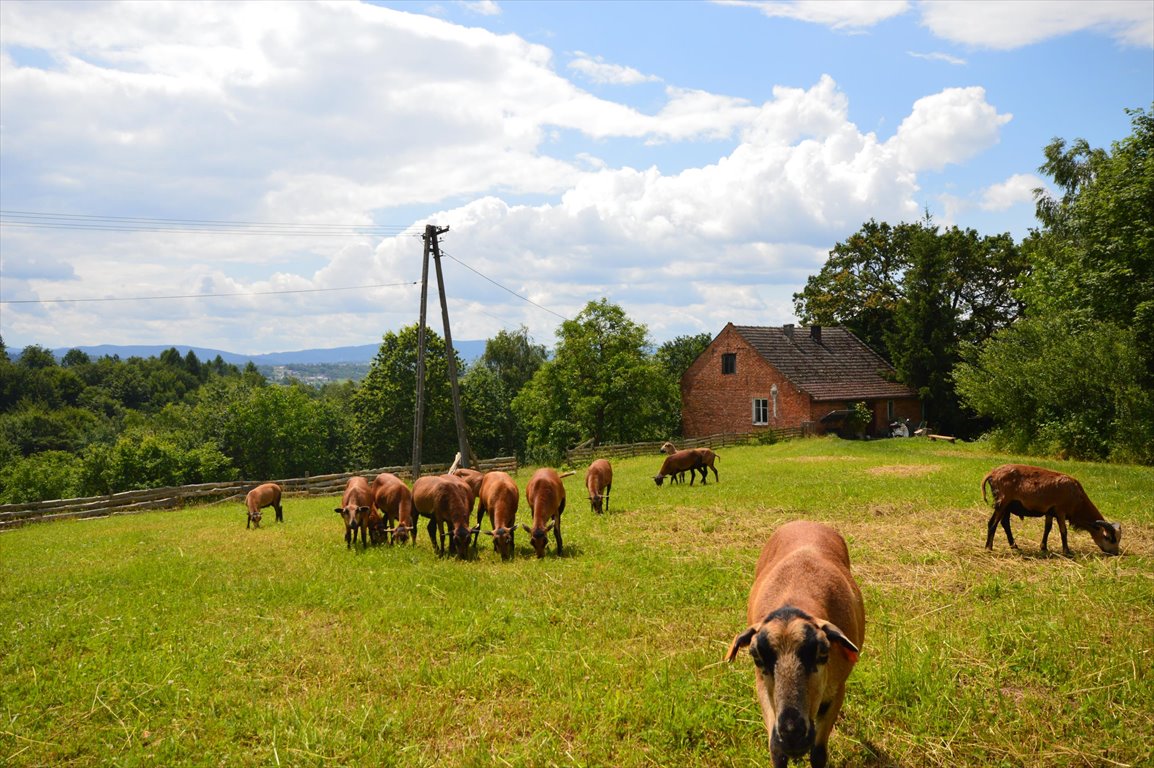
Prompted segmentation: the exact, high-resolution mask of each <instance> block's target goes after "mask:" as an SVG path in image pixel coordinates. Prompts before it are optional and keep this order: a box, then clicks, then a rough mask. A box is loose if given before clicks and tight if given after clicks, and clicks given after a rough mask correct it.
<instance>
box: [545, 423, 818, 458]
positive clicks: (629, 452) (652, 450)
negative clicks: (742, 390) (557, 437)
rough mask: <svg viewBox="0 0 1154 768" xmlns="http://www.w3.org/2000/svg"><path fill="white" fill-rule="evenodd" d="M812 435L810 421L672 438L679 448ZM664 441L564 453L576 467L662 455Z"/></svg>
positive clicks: (762, 442) (738, 443)
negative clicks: (783, 426)
mask: <svg viewBox="0 0 1154 768" xmlns="http://www.w3.org/2000/svg"><path fill="white" fill-rule="evenodd" d="M812 434H813V425H812V424H811V423H809V422H807V423H805V424H802V425H801V426H800V427H788V428H786V429H768V430H766V429H763V430H760V431H757V432H724V433H721V434H716V435H708V436H707V437H695V438H679V439H677V440H671V441H669V442H672V443H673V444H674V445H675V446H677V448H678V450H681V449H684V448H720V447H723V446H726V445H760V444H765V443H774V442H778V441H780V440H788V439H791V438H795V437H808V436H810V435H812ZM665 443H666V441H665V440H660V441H650V442H647V443H623V444H605V445H597V446H580V447H578V448H573V449H571V450H569V451H566V452H565V460H566V462H567V463H568V464H569V465H570V466H573V467H578V466H582V465H584V464H588V463H589V462H590V461H592V460H593V459H621V458H631V457H633V456H649V455H650V454H659V453H660V452H661V446H663V445H665Z"/></svg>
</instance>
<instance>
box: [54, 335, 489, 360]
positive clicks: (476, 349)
mask: <svg viewBox="0 0 1154 768" xmlns="http://www.w3.org/2000/svg"><path fill="white" fill-rule="evenodd" d="M174 347H175V348H176V350H177V351H178V352H180V354H182V355H187V354H188V352H189V350H191V351H192V352H193V353H195V354H196V356H197V358H198V359H199V360H201V361H202V362H203V361H205V360H214V359H216V356H217V355H220V359H221V360H224V361H225V362H226V363H232V364H233V365H245V364H246V363H249V362H251V363H253V364H254V365H309V364H318V363H371V362H372V361H373V358H374V357H376V356H377V352H378V351H379V350H380V348H381V345H380V344H379V343H377V344H361V345H358V346H353V347H332V348H329V349H301V350H297V351H295V352H268V353H264V354H259V355H243V354H239V353H236V352H226V351H224V350H221V349H210V348H208V347H197V346H189V345H187V344H137V345H120V344H98V345H96V346H88V347H86V346H78V347H59V348H57V349H53V350H52V353H53V354H54V355H56V357H57V359H60V358H62V357H64V355H65V354H66V353H67V352H68V350H70V349H79V350H80V351H81V352H84V353H86V354H87V355H88V356H89V357H91V358H92V359H94V360H95V359H97V358H100V357H111V356H113V355H118V356H119V357H120V359H121V360H127V359H128V358H130V357H145V358H147V357H159V356H160V354H161V353H162V352H164V351H165V350H166V349H172V348H174ZM453 347H454V348H455V349H456V350H457V354H459V355H460V356H461V359H462V360H464V361H465V362H467V363H471V362H472V361H473V360H476V359H477V358H478V357H480V356H481V355H482V353H484V351H485V342H484V341H482V340H476V339H474V340H465V341H454V342H453Z"/></svg>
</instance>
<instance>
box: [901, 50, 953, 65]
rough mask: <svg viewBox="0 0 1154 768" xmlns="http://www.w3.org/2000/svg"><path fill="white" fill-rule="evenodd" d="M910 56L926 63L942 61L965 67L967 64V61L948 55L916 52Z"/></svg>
mask: <svg viewBox="0 0 1154 768" xmlns="http://www.w3.org/2000/svg"><path fill="white" fill-rule="evenodd" d="M909 55H910V56H912V57H913V58H915V59H923V60H925V61H941V62H943V63H946V64H953V65H955V66H964V65H965V63H966V60H965V59H962V58H959V57H957V56H951V55H950V54H948V53H916V52H914V51H910V52H909Z"/></svg>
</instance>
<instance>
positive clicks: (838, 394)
mask: <svg viewBox="0 0 1154 768" xmlns="http://www.w3.org/2000/svg"><path fill="white" fill-rule="evenodd" d="M733 329H734V330H735V331H736V332H737V333H738V334H739V335H740V336H741V337H742V338H743V339H745V340H746V341H747V342H748V343H749V345H750V346H751V347H753V348H754V349H755V350H757V353H758V354H759V355H761V356H762V357H763V358H764V359H765V360H766V361H767V362H768V363H770V364H771V365H772V366H773V367H774V368H776V369H777V370H779V371H781V373H782V375H784V376H785V377H786V378H787V379H789V380H790V381H791V382H793V383H794V384H795V385H796V386H797V387H798V388H799V389H801V390H803V391H805V392H807V393H809V395H810V397H812V398H813V399H814V400H862V399H883V398H884V399H890V398H902V397H917V393H916V392H915V391H914V390H912V389H910V388H909V387H907V386H906V385H905V384H899V383H898V382H896V381H891V380H890V379H892V378H893V375H894V369H893V366H891V365H890V364H889V363H887V362H886V361H885V360H884V359H883V358H882V357H881V356H880V355H878V354H877V353H876V352H874V351H873V350H872V349H870V348H869V347H868V346H866V344H865V343H864V342H862V341H861V339H859V338H858V337H857V336H854V335H853V334H852V333H850V332H849V331H848V330H846V329H845V328H841V327H837V326H833V327H824V328H823V327H820V326H813V327H812V328H809V327H804V326H799V327H794V326H784V327H780V328H779V327H763V326H755V325H735V326H733ZM814 329H817V332H814ZM819 338H820V340H818V339H819Z"/></svg>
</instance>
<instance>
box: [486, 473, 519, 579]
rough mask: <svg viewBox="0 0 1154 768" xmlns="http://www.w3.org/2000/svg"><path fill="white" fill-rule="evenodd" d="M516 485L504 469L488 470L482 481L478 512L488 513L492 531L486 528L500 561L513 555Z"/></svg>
mask: <svg viewBox="0 0 1154 768" xmlns="http://www.w3.org/2000/svg"><path fill="white" fill-rule="evenodd" d="M520 496H521V494H520V492H519V491H518V490H517V484H516V483H515V482H513V478H511V477H510V476H509V474H508V473H507V472H500V471H495V472H487V473H486V474H485V477H484V479H483V480H482V481H481V493H480V504H479V505H478V507H477V511H478V512H479V513H480V514H482V515H483V514H486V513H488V515H489V525H490V526H492V528H493V530H491V531H485V533H486V534H488V535H489V536H492V537H493V550H494V551H496V552H497V553H499V554H500V555H501V559H502V560H508V559H509V558H511V557H513V534H515V533H516V532H517V505H518V503H519V502H520Z"/></svg>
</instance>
